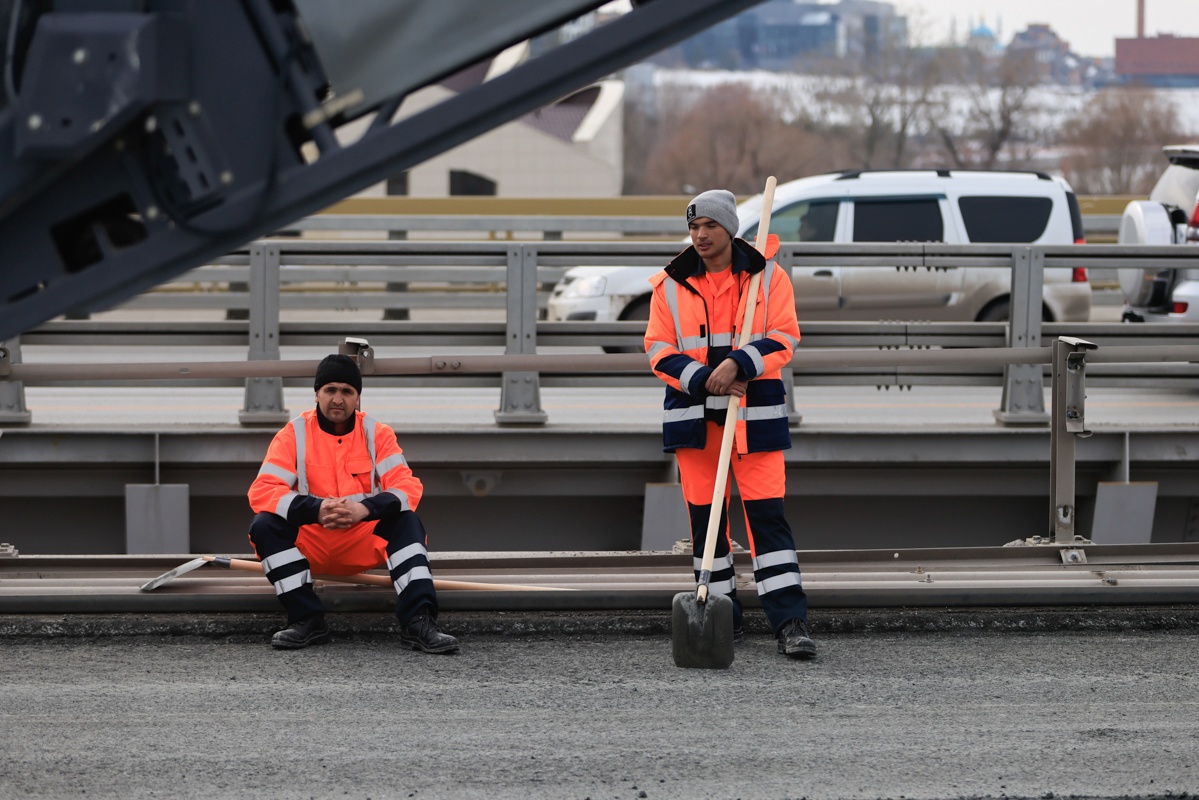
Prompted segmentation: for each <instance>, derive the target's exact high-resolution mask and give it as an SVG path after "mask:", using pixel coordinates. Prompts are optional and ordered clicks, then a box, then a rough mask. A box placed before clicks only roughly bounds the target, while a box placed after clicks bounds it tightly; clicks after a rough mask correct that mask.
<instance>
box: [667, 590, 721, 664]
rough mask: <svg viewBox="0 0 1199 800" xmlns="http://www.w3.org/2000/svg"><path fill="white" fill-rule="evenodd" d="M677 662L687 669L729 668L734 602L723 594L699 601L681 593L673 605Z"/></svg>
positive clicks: (675, 661)
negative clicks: (702, 601) (705, 600)
mask: <svg viewBox="0 0 1199 800" xmlns="http://www.w3.org/2000/svg"><path fill="white" fill-rule="evenodd" d="M671 622H672V627H671V633H672V637H673V640H674V641H673V649H674V663H675V666H677V667H685V668H688V669H728V668H729V665H730V664H732V663H733V601H732V600H730V599H729V598H727V597H725V596H724V595H722V594H720V595H711V594H710V595H708V599H707V602H704V603H700V602H699V601H697V600H696V597H695V592H680V593H679V594H676V595H675V596H674V602H673V604H672V620H671Z"/></svg>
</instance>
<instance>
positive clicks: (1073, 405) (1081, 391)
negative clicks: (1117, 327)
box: [1066, 342, 1095, 438]
mask: <svg viewBox="0 0 1199 800" xmlns="http://www.w3.org/2000/svg"><path fill="white" fill-rule="evenodd" d="M1084 344H1086V345H1088V346H1089V347H1090V348H1091V349H1093V348H1094V347H1095V345H1093V344H1091V343H1090V342H1085V343H1084ZM1086 368H1087V353H1086V350H1080V351H1078V352H1075V353H1069V354H1067V355H1066V431H1067V432H1068V433H1074V434H1077V435H1078V436H1079V437H1080V438H1086V437H1087V436H1090V435H1091V432H1090V431H1089V430H1087V421H1086V399H1087V394H1086V385H1085V377H1086Z"/></svg>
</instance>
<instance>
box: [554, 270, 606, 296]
mask: <svg viewBox="0 0 1199 800" xmlns="http://www.w3.org/2000/svg"><path fill="white" fill-rule="evenodd" d="M607 285H608V279H607V278H605V277H604V276H603V275H588V276H587V277H585V278H579V279H578V280H576V281H571V282H570V283H569V284H568V285H567V287H566V291H564V292H562V296H563V297H599V296H600V295H602V294H603V293H604V288H605V287H606V286H607Z"/></svg>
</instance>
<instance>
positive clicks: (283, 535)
mask: <svg viewBox="0 0 1199 800" xmlns="http://www.w3.org/2000/svg"><path fill="white" fill-rule="evenodd" d="M299 535H300V528H299V526H297V525H292V524H291V523H290V522H288V521H287V520H285V519H284V518H283V517H280V516H279V515H278V514H272V513H270V512H268V511H264V512H262V513H260V514H258V515H256V516H255V517H254V521H253V522H252V523H250V543H251V544H253V545H254V552H255V553H257V554H258V558H259V559H261V561H262V571H263V573H265V574H266V579H267V580H268V581H270V582H271V585H272V586H274V587H275V596H276V597H278V598H279V602H280V603H282V604H283V608H284V610H286V611H287V623H288V624H289V625H290V624H291V623H293V622H298V621H300V620H302V619H305V618H307V617H311V616H313V615H315V614H323V613H324V612H325V607H324V605H322V604H321V600H320V598H319V597H317V596H316V590H315V589H314V588H312V570H311V569H310V568H309V566H308V559H307V558H305V557H304V554H303V553H301V552H300V551H299V549H298V548H297V547H296V537H297V536H299Z"/></svg>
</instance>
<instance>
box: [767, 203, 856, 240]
mask: <svg viewBox="0 0 1199 800" xmlns="http://www.w3.org/2000/svg"><path fill="white" fill-rule="evenodd" d="M840 205H841V201H840V200H837V199H833V200H804V201H803V202H800V203H792V204H791V205H789V206H786V207H784V208H781V209H779V210H778V211H774V212H772V213H771V215H770V232H771V233H773V234H775V235H777V236H778V237H779V241H782V242H831V241H833V239H834V237H835V236H836V234H837V209H838V208H839V207H840ZM757 233H758V226H757V225H754V226H753V227H751V228H749V229H748V230H746V232H745V236H744V239H745V240H746V241H747V242H752V241H753V240H754V236H756V235H757Z"/></svg>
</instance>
